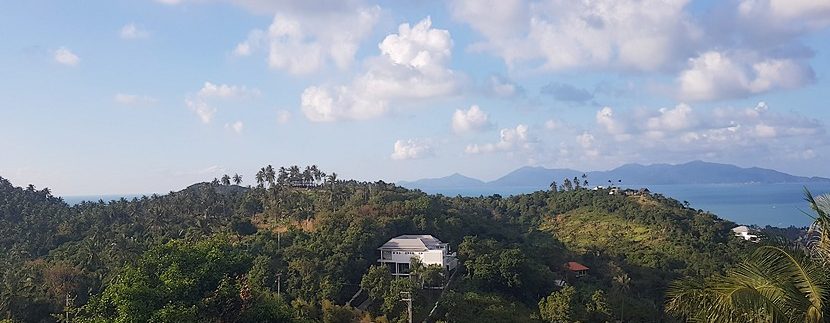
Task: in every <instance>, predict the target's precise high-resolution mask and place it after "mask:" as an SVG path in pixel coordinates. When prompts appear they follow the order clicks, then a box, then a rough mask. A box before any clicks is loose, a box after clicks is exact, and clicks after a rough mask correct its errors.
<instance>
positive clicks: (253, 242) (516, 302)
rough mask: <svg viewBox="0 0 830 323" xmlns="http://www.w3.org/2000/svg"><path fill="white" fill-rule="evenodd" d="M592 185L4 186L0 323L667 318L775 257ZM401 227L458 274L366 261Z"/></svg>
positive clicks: (258, 182)
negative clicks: (473, 190) (138, 194)
mask: <svg viewBox="0 0 830 323" xmlns="http://www.w3.org/2000/svg"><path fill="white" fill-rule="evenodd" d="M588 180H589V179H588V178H585V177H583V178H574V179H567V180H565V181H563V183H564V184H563V185H562V186H559V185H552V189H551V190H549V191H539V192H535V193H531V194H523V195H518V196H511V197H502V196H499V195H493V196H481V197H460V196H458V197H448V196H442V195H429V194H425V193H423V192H420V191H417V190H407V189H404V188H401V187H398V186H396V185H394V184H389V183H384V182H382V181H378V182H358V181H354V180H341V179H338V178H337V175H336V174H334V173H332V174H326V173H324V172H322V171H321V170H319V169H318V168H317V167H316V166H309V167H306V168H300V167H298V166H291V167H280V168H274V167H272V166H270V165H269V166H266V167H263V168H262V169H261V170H260V171H259V172H258V173H257V174H256V176H255V185H253V186H249V187H244V186H240V184H241V183H242V177H241V176H239V175H226V176H223V177H221V178H217V179H215V180H213V181H211V182H207V183H200V184H195V185H192V186H190V187H188V188H186V189H184V190H182V191H179V192H171V193H169V194H166V195H153V196H146V197H142V198H136V199H133V200H126V199H121V200H117V201H109V202H105V201H98V202H82V203H80V204H77V205H71V206H70V205H68V204H67V203H65V202H64V201H63V200H62V199H61V198H59V197H54V196H52V195H51V192H49V191H48V190H46V189H43V190H37V189H36V188H34V187H33V186H29V187H27V188H20V187H15V186H13V185H12V184H11V183H10V182H9V181H7V180H5V179H2V178H0V274H2V276H1V277H0V279H2V280H0V283H1V284H2V285H0V320H4V319H5V320H9V321H11V322H54V321H73V322H109V321H116V322H173V321H175V322H248V321H277V322H288V321H296V322H316V321H323V322H359V321H365V322H369V321H375V322H403V321H405V320H406V317H407V306H406V305H407V304H406V303H405V302H402V301H401V298H402V295H409V297H410V298H411V299H412V300H413V302H412V306H413V312H414V313H413V314H414V315H413V316H414V317H415V319H416V320H418V321H421V320H425V319H427V320H429V321H447V322H470V321H484V320H489V321H493V322H523V321H524V322H571V321H582V322H600V321H619V320H623V321H626V322H628V321H632V322H654V321H674V320H678V319H684V318H699V317H700V316H698V314H696V313H699V312H701V311H704V310H708V309H709V308H708V307H707V308H702V306H705V304H709V303H705V302H701V303H700V306H701V308H697V307H695V308H681V307H679V306H677V304H679V303H683V302H682V300H681V301H671V300H670V301H669V302H668V304H667V303H666V301H665V300H666V290H667V289H668V288H669V287H670V286H669V284H670V283H671V282H672V281H680V282H683V283H682V284H698V283H697V282H701V281H703V282H704V283H699V284H698V285H693V286H709V285H707V284H709V283H708V282H709V281H710V280H711V279H709V278H707V277H730V276H729V275H731V273H732V272H733V271H728V270H727V269H729V268H733V266H735V265H738V264H741V263H743V262H742V261H750V260H751V259H753V258H752V257H750V258H747V259H743V258H744V255H758V254H763V253H765V252H767V251H765V250H768V249H765V248H767V247H762V248H757V247H758V246H757V245H755V244H752V243H746V242H745V241H742V240H740V239H739V238H736V237H734V236H733V234H732V233H731V231H730V229H731V228H732V227H733V226H734V224H733V223H731V222H728V221H724V220H721V219H718V218H717V217H716V216H714V215H712V214H709V213H706V212H703V211H700V210H695V209H692V208H689V206H688V205H684V204H683V203H680V202H678V201H675V200H672V199H668V198H665V197H663V196H661V195H659V194H650V193H645V192H643V193H632V194H622V193H620V194H610V193H611V190H610V189H607V188H606V189H598V190H592V189H588V187H589V186H588ZM822 203H824V202H822ZM825 218H826V215H825ZM408 233H424V234H432V235H434V236H436V237H438V238H439V239H441V240H442V241H445V242H448V243H450V245H451V246H452V248H453V249H455V250H457V252H458V257H459V261H460V263H461V264H462V266H461V267H460V268H459V269H458V271H457V272H455V273H453V274H452V275H448V274H447V273H443V272H442V271H441V270H436V269H435V268H430V267H429V266H419V265H418V264H413V275H412V277H411V278H410V279H393V278H392V276H391V275H390V274H389V273H388V272H387V271H386V270H385V268H384V267H380V266H373V265H375V261H376V259H377V250H376V248H377V247H378V246H380V245H381V244H383V243H384V242H385V241H386V240H388V239H389V238H391V237H394V236H397V235H400V234H408ZM820 241H821V243H824V244H827V242H826V241H825V240H820ZM821 243H820V244H821ZM820 244H819V245H820ZM756 249H757V250H756ZM787 250H789V249H787ZM810 250H817V249H810ZM812 252H813V251H809V252H808V251H805V255H806V254H810V255H812V254H813V253H812ZM822 252H823V251H822ZM811 259H812V258H811ZM825 259H826V258H825ZM568 261H577V262H579V263H582V264H584V265H586V266H587V267H590V270H589V272H588V274H587V275H585V276H584V277H576V275H574V274H573V273H572V272H570V271H568V270H567V269H565V268H564V267H563V264H565V263H566V262H568ZM810 261H817V260H810ZM819 271H820V270H819ZM684 277H688V278H686V279H685V280H681V279H683V278H684ZM717 281H720V280H717ZM446 283H449V285H448V286H447V288H444V289H443V290H442V289H435V288H429V287H435V286H441V285H443V284H446ZM794 284H797V283H794ZM672 286H673V288H672V291H673V292H674V291H677V290H678V288H677V286H678V285H672ZM683 286H686V285H683ZM401 292H405V293H406V292H408V294H401ZM690 293H693V292H690ZM670 295H676V294H670ZM683 295H684V296H683V297H691V296H688V295H690V294H683ZM696 295H698V294H693V295H692V296H696ZM701 297H703V299H704V300H708V298H706V297H708V296H701ZM673 300H680V299H676V298H675V299H673ZM436 302H437V307H436V306H434V305H435V304H436ZM799 304H801V303H799ZM361 305H362V306H361ZM666 305H667V306H666ZM433 307H435V308H434V309H433ZM666 310H669V311H668V312H667V311H666ZM818 311H819V312H820V313H821V312H823V311H827V306H823V307H821V308H819V309H818ZM813 312H815V311H813ZM667 313H668V314H667ZM753 313H756V314H757V311H755V312H753ZM784 314H789V312H787V313H784Z"/></svg>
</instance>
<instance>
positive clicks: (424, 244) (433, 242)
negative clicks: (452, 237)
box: [378, 234, 443, 251]
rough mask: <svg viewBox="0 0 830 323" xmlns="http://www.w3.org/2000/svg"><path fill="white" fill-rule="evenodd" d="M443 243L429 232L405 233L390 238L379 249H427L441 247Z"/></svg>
mask: <svg viewBox="0 0 830 323" xmlns="http://www.w3.org/2000/svg"><path fill="white" fill-rule="evenodd" d="M442 244H443V243H442V242H441V240H438V239H436V238H435V237H433V236H431V235H428V234H404V235H400V236H397V237H394V238H392V239H390V240H389V241H387V242H386V243H384V244H383V245H382V246H380V248H378V249H395V250H408V251H427V250H434V249H439V248H440V246H441V245H442Z"/></svg>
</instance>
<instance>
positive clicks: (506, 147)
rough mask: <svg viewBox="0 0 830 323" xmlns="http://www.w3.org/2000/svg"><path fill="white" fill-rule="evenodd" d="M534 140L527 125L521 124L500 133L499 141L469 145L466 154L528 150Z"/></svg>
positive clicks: (465, 150)
mask: <svg viewBox="0 0 830 323" xmlns="http://www.w3.org/2000/svg"><path fill="white" fill-rule="evenodd" d="M533 142H534V139H533V138H532V137H531V136H530V133H529V128H528V126H527V125H524V124H519V125H517V126H516V127H515V128H504V129H501V131H500V132H499V141H498V142H495V143H486V144H481V145H479V144H471V145H467V147H466V148H465V149H464V152H466V153H468V154H481V153H492V152H497V151H514V150H522V149H524V150H527V149H530V148H531V144H532V143H533Z"/></svg>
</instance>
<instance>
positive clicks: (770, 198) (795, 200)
mask: <svg viewBox="0 0 830 323" xmlns="http://www.w3.org/2000/svg"><path fill="white" fill-rule="evenodd" d="M804 187H807V188H808V189H809V190H810V192H811V193H813V195H815V196H818V195H821V194H828V193H830V183H782V184H705V185H703V184H696V185H650V186H649V189H650V190H651V191H652V192H655V193H661V194H663V195H665V196H669V197H672V198H674V199H676V200H679V201H681V202H682V201H689V203H690V204H691V206H692V207H694V208H696V209H703V210H707V211H710V212H712V213H714V214H717V215H718V216H719V217H721V218H724V219H728V220H730V221H733V222H737V223H741V224H757V225H762V226H763V225H772V226H777V227H786V226H790V225H794V226H808V225H810V224H811V223H812V219H811V218H810V217H809V216H808V215H807V214H810V215H813V213H812V210H811V209H810V206H809V205H808V204H807V202H806V201H804ZM805 212H806V213H807V214H805Z"/></svg>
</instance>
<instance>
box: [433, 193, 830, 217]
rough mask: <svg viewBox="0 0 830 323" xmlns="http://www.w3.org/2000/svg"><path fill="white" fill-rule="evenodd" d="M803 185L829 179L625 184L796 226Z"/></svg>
mask: <svg viewBox="0 0 830 323" xmlns="http://www.w3.org/2000/svg"><path fill="white" fill-rule="evenodd" d="M805 186H806V187H807V188H808V189H810V191H811V192H812V193H813V195H820V194H824V193H830V183H783V184H688V185H632V186H627V187H628V188H640V187H648V189H649V190H651V191H652V192H653V193H660V194H663V195H665V196H668V197H671V198H674V199H676V200H678V201H680V202H683V201H688V202H689V203H690V204H691V207H693V208H696V209H702V210H706V211H709V212H712V213H714V214H716V215H718V216H719V217H720V218H723V219H727V220H730V221H733V222H736V223H740V224H757V225H761V226H764V225H772V226H777V227H787V226H790V225H794V226H799V227H800V226H808V225H810V223H812V219H811V218H810V217H809V216H807V215H806V214H804V212H807V213H809V214H812V213H811V210H810V208H809V206H808V205H807V203H806V202H805V201H804V192H803V188H804V187H805ZM624 187H626V186H624ZM537 189H538V188H532V187H510V188H506V189H500V190H498V191H497V190H482V189H478V188H477V189H465V188H457V189H441V190H435V191H431V190H425V191H426V192H428V193H441V194H444V195H447V196H455V195H462V196H479V195H485V196H487V195H492V194H501V195H504V196H507V195H515V194H521V193H528V192H532V191H535V190H537Z"/></svg>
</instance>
